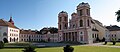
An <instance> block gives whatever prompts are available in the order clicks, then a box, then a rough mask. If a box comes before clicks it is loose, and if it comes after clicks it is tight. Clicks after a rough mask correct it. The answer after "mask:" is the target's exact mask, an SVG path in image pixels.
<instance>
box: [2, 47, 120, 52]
mask: <svg viewBox="0 0 120 52" xmlns="http://www.w3.org/2000/svg"><path fill="white" fill-rule="evenodd" d="M73 47H74V52H120V48H110V47H97V46H73ZM21 50H23V49H18V48H16V49H8V48H5V49H0V52H22V51H21ZM36 51H37V52H63V47H51V48H36Z"/></svg>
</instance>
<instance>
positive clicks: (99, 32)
mask: <svg viewBox="0 0 120 52" xmlns="http://www.w3.org/2000/svg"><path fill="white" fill-rule="evenodd" d="M76 10H77V12H76V13H72V14H71V19H69V22H68V13H67V12H65V11H62V12H60V13H59V14H58V34H59V36H60V37H62V39H61V40H60V41H72V42H80V43H93V42H94V41H95V40H96V38H100V39H102V38H103V37H104V35H106V31H107V29H106V28H105V27H104V26H103V25H102V23H100V22H99V21H97V20H94V19H92V17H91V15H90V5H89V4H88V3H84V2H82V3H80V4H79V5H78V6H77V9H76Z"/></svg>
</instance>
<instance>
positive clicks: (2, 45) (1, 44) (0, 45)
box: [0, 41, 4, 49]
mask: <svg viewBox="0 0 120 52" xmlns="http://www.w3.org/2000/svg"><path fill="white" fill-rule="evenodd" d="M2 48H4V43H3V42H2V41H0V49H2Z"/></svg>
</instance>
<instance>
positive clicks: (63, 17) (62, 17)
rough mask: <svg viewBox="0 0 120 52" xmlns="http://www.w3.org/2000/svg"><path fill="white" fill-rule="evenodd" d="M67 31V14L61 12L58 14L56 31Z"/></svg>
mask: <svg viewBox="0 0 120 52" xmlns="http://www.w3.org/2000/svg"><path fill="white" fill-rule="evenodd" d="M64 29H68V14H67V12H65V11H61V12H60V13H59V14H58V31H59V30H64Z"/></svg>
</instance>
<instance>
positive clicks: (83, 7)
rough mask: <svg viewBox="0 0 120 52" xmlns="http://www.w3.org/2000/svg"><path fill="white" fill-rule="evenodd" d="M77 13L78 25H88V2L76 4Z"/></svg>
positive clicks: (84, 26)
mask: <svg viewBox="0 0 120 52" xmlns="http://www.w3.org/2000/svg"><path fill="white" fill-rule="evenodd" d="M77 14H78V18H79V19H80V20H79V27H83V28H86V27H90V19H91V17H90V5H89V4H88V3H84V2H82V3H80V4H79V5H78V6H77Z"/></svg>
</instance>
